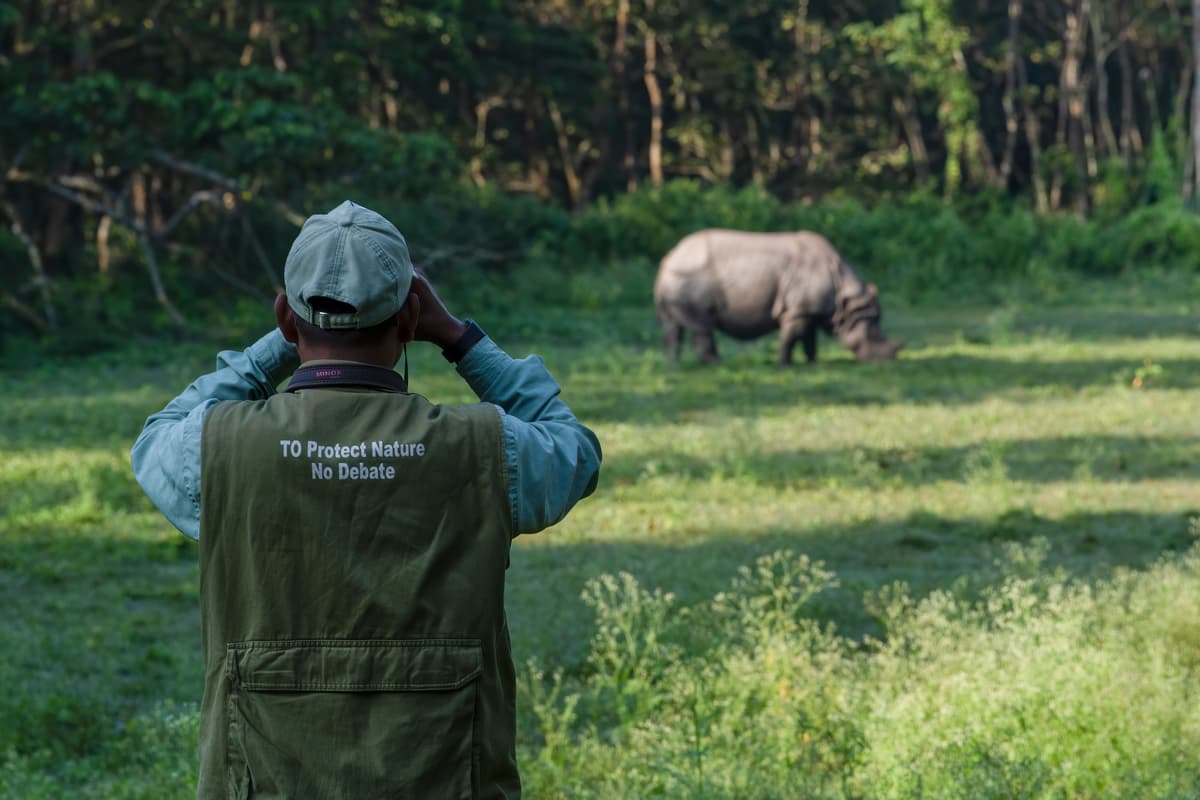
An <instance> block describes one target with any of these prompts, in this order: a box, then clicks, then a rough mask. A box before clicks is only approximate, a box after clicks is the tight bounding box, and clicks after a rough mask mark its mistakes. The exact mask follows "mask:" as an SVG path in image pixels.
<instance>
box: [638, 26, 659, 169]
mask: <svg viewBox="0 0 1200 800" xmlns="http://www.w3.org/2000/svg"><path fill="white" fill-rule="evenodd" d="M645 44H646V64H645V67H644V68H643V70H642V78H643V80H644V81H645V83H646V95H647V96H648V97H649V99H650V146H649V157H650V182H651V183H653V184H654V185H655V186H662V185H663V170H662V128H663V107H662V90H661V89H660V88H659V86H658V75H657V74H656V73H655V69H656V68H657V66H658V42H657V40H656V39H655V35H654V31H653V30H650V29H647V30H646V42H645Z"/></svg>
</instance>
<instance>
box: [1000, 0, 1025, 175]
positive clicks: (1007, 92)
mask: <svg viewBox="0 0 1200 800" xmlns="http://www.w3.org/2000/svg"><path fill="white" fill-rule="evenodd" d="M1023 10H1024V7H1023V4H1022V0H1009V3H1008V49H1007V51H1006V52H1005V56H1004V66H1005V69H1004V100H1003V105H1004V131H1005V133H1004V157H1003V158H1002V159H1001V161H1000V178H999V183H1000V186H1001V188H1002V189H1007V188H1008V181H1009V179H1010V178H1011V177H1012V170H1013V155H1014V153H1015V152H1016V149H1017V136H1018V135H1019V133H1020V127H1021V123H1020V118H1019V115H1018V113H1017V103H1016V98H1015V97H1014V95H1015V94H1016V91H1017V59H1018V58H1022V57H1023V56H1022V55H1021V52H1020V48H1021V13H1022V11H1023Z"/></svg>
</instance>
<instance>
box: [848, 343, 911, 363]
mask: <svg viewBox="0 0 1200 800" xmlns="http://www.w3.org/2000/svg"><path fill="white" fill-rule="evenodd" d="M902 349H904V342H889V341H886V340H884V341H866V342H863V343H862V345H860V346H859V348H858V349H857V350H855V351H854V357H855V358H856V359H858V360H859V361H888V360H890V359H893V358H895V357H896V354H897V353H899V352H900V351H901V350H902Z"/></svg>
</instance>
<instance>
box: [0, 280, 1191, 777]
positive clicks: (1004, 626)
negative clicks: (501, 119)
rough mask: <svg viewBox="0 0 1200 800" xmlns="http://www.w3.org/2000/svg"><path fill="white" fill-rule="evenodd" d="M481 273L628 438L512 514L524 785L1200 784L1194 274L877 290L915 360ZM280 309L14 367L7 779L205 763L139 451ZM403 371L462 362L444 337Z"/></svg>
mask: <svg viewBox="0 0 1200 800" xmlns="http://www.w3.org/2000/svg"><path fill="white" fill-rule="evenodd" d="M640 280H641V283H639V284H638V287H639V288H644V283H645V278H644V276H642V277H641V278H640ZM490 288H494V287H486V286H483V287H477V288H476V289H474V290H470V289H468V288H466V287H465V285H464V288H462V289H460V291H459V292H457V293H452V294H451V300H452V301H454V302H455V303H457V306H456V307H462V308H463V310H464V311H465V310H468V309H469V310H470V311H472V312H474V313H475V314H476V316H477V317H478V318H479V319H480V321H481V323H482V324H483V325H484V326H485V327H486V328H487V329H488V330H489V331H491V332H492V333H493V334H494V335H495V336H496V338H497V339H498V340H499V341H501V342H502V343H503V344H504V345H506V347H507V348H508V349H509V350H510V352H513V353H514V354H522V353H524V352H529V351H536V352H538V353H540V354H541V355H543V357H544V358H545V359H546V361H547V363H548V365H549V366H550V368H551V369H552V371H553V372H554V373H555V375H556V377H558V378H559V381H560V383H561V384H562V386H563V392H564V397H565V398H566V400H567V401H568V402H569V403H570V404H571V405H572V407H573V408H574V409H575V411H576V412H577V414H578V415H579V416H580V418H581V419H583V420H584V421H585V422H586V423H588V424H589V425H591V426H592V427H593V428H594V429H595V430H596V432H597V433H598V435H599V436H600V439H601V441H602V443H603V446H604V453H605V461H604V468H603V472H602V477H601V486H600V489H599V491H598V492H597V493H596V495H595V496H593V497H592V498H590V499H588V500H586V501H584V502H583V503H582V504H580V506H579V507H578V508H576V509H575V511H574V512H573V513H572V514H571V515H570V516H569V517H568V519H567V520H566V521H564V522H563V523H562V524H560V525H559V526H557V527H556V528H554V529H551V530H549V531H546V532H544V533H542V534H540V535H537V536H532V537H524V538H522V539H520V540H518V542H517V543H516V544H515V545H514V550H513V558H512V567H511V569H510V571H509V584H508V585H509V593H508V609H509V619H510V625H511V628H512V635H513V646H514V651H515V654H516V658H517V661H518V664H519V665H520V667H521V669H520V670H519V672H520V673H521V675H522V695H521V699H520V709H521V728H520V750H521V757H522V765H523V773H524V776H525V780H526V783H527V786H528V790H529V795H530V796H531V797H652V796H658V797H730V798H733V797H746V798H749V797H754V798H759V797H761V798H771V797H781V798H782V797H864V798H868V797H869V798H876V797H878V798H892V797H896V798H900V797H905V798H907V797H913V798H917V797H946V798H951V797H996V798H1001V797H1021V798H1025V797H1046V798H1059V797H1062V798H1077V797H1086V798H1092V797H1114V798H1116V797H1121V798H1128V797H1154V798H1159V797H1161V798H1175V797H1195V796H1200V767H1198V766H1197V762H1196V760H1195V758H1194V754H1195V753H1196V752H1200V697H1198V696H1197V691H1198V689H1197V687H1200V683H1198V682H1197V678H1198V677H1200V675H1198V670H1200V553H1198V551H1197V550H1195V549H1194V548H1195V545H1196V540H1197V536H1198V534H1200V522H1198V519H1200V495H1198V494H1197V486H1198V479H1200V428H1197V426H1196V417H1195V414H1196V409H1197V408H1198V407H1200V337H1198V336H1197V334H1198V333H1200V323H1198V322H1197V320H1196V318H1195V317H1194V315H1193V314H1192V312H1191V309H1190V308H1188V307H1187V306H1186V305H1185V304H1183V303H1181V302H1180V301H1179V300H1178V299H1177V297H1179V296H1180V295H1178V294H1177V293H1173V292H1171V291H1170V290H1169V289H1168V290H1164V291H1159V292H1145V291H1144V290H1139V289H1138V288H1137V287H1131V286H1129V285H1127V284H1126V285H1120V284H1117V283H1099V284H1087V285H1082V284H1080V285H1073V286H1071V287H1069V292H1070V293H1069V297H1068V298H1067V299H1066V300H1064V299H1063V297H1062V296H1061V295H1060V296H1059V299H1058V300H1055V301H1053V302H1051V301H1048V300H1047V301H1042V302H1041V304H1039V303H1038V302H1037V301H1036V300H1031V299H1030V295H1034V294H1036V292H1025V293H1021V292H1014V294H1013V302H1012V303H1011V304H1009V305H1007V306H1003V307H987V308H950V309H944V310H943V309H937V308H928V307H916V308H910V307H904V306H903V305H902V304H900V303H898V302H892V303H890V304H889V303H887V302H886V300H885V308H886V309H887V317H886V318H885V328H886V329H887V330H888V331H889V333H891V334H894V335H896V336H898V337H899V338H902V339H905V340H907V341H908V343H909V346H908V348H907V349H906V350H905V352H904V353H903V354H902V357H901V359H900V360H898V361H896V362H894V363H887V364H871V365H859V364H855V363H853V362H852V361H851V360H850V359H849V356H848V355H847V354H846V353H845V352H844V351H841V350H840V349H839V348H838V347H837V345H836V343H835V342H833V341H831V340H828V339H825V340H822V342H821V348H822V349H821V362H820V363H819V364H818V365H816V366H811V367H806V366H799V367H796V368H793V369H791V370H781V369H779V368H777V367H775V366H773V365H772V363H771V358H772V348H773V342H771V341H770V340H769V339H764V340H760V341H757V342H753V343H749V344H740V343H736V342H732V341H728V340H721V342H720V346H721V350H722V353H723V356H724V358H725V362H724V364H723V365H722V366H720V367H718V368H715V369H710V368H703V367H701V366H699V365H698V364H697V363H696V362H695V360H694V359H693V358H690V357H688V358H685V360H684V362H683V364H682V365H681V366H679V367H678V368H676V369H667V368H666V367H665V366H664V363H663V359H662V356H661V353H660V352H659V350H658V344H657V339H658V333H657V327H656V324H655V322H654V320H653V315H652V312H651V310H650V307H649V304H648V303H643V302H641V301H640V300H635V299H634V295H635V294H636V293H635V292H633V291H632V290H630V291H628V292H626V291H625V290H620V291H614V290H610V289H608V288H606V286H605V285H604V284H603V281H602V280H601V279H600V278H589V277H588V276H584V277H578V276H577V277H576V278H575V279H573V283H572V284H571V287H570V288H571V291H570V296H571V297H572V298H573V299H572V301H571V302H572V305H571V306H570V307H566V306H557V305H554V304H552V303H550V302H546V303H545V304H543V305H537V306H535V305H532V304H530V303H524V304H522V303H521V302H519V301H518V302H516V303H515V304H513V305H508V304H507V303H502V304H500V305H501V306H504V307H506V308H507V309H509V310H508V312H507V313H502V312H489V311H488V310H487V309H486V307H485V306H484V305H483V301H484V300H485V299H486V298H487V294H488V291H489V290H490ZM510 289H511V291H512V294H509V295H506V296H505V298H506V300H511V299H512V298H513V297H514V296H519V294H520V292H521V291H522V286H521V285H519V284H518V285H516V286H514V287H510ZM885 289H886V287H885ZM639 296H640V295H639ZM885 297H886V294H885ZM1072 298H1073V299H1072ZM1068 300H1069V302H1068ZM513 309H515V310H513ZM253 333H255V332H252V331H250V330H241V329H238V330H231V331H229V332H228V333H227V335H225V336H222V337H221V340H220V341H219V342H218V343H217V344H216V345H214V344H213V343H212V342H191V343H182V344H174V345H164V346H161V347H150V346H146V345H140V346H132V347H130V348H128V349H126V350H124V351H119V352H114V353H107V354H100V355H95V356H90V357H86V358H79V359H65V360H51V361H48V362H45V363H42V364H40V365H38V366H28V367H22V368H18V369H9V370H7V371H6V372H5V373H4V374H3V375H2V377H0V409H2V410H3V411H2V414H0V454H2V458H0V607H3V608H4V609H5V611H6V612H7V613H6V615H5V621H4V623H3V625H0V654H3V655H0V685H4V686H5V687H6V689H7V691H6V692H4V693H3V695H0V719H2V720H3V721H4V724H3V725H2V726H0V795H3V796H6V797H14V798H18V797H19V798H42V797H45V798H50V797H64V796H71V797H98V798H101V797H102V798H110V797H120V798H134V797H146V798H164V797H181V798H182V797H188V796H191V794H192V793H193V791H194V790H193V781H194V769H195V763H194V762H195V752H194V750H195V740H196V716H195V707H196V705H195V704H196V701H197V700H198V698H199V694H200V688H201V664H200V651H199V647H200V634H199V618H198V610H197V598H196V592H197V577H198V576H197V568H196V552H195V546H194V545H193V544H191V543H190V542H188V541H187V540H185V539H183V538H182V537H181V536H179V535H178V534H177V533H176V532H175V531H174V530H173V529H171V528H170V526H169V525H168V524H167V523H166V522H165V521H163V520H162V518H161V517H160V516H159V515H158V514H157V512H156V511H155V510H154V509H153V508H152V507H151V506H150V504H149V503H148V501H146V500H145V498H144V497H143V496H142V495H141V493H140V491H139V490H138V488H137V486H136V485H135V484H134V482H133V480H132V477H131V476H130V474H129V470H128V455H127V453H128V448H129V446H130V444H131V443H132V441H133V439H134V438H135V437H136V435H137V432H138V430H139V429H140V426H141V424H142V422H143V420H144V418H145V417H146V415H148V414H149V413H151V412H153V411H155V410H157V409H158V408H159V407H161V405H162V404H163V403H165V402H166V401H167V400H168V399H170V397H171V396H173V395H174V394H175V393H176V392H178V391H179V390H180V389H182V388H183V386H184V385H186V383H187V381H188V380H190V378H191V377H192V376H194V375H195V374H197V373H199V372H201V371H205V370H208V369H211V365H212V361H213V356H214V355H215V349H216V348H217V347H228V346H238V345H241V344H244V343H248V342H249V341H250V340H251V336H252V335H253ZM412 372H413V385H414V387H415V388H416V389H417V390H419V391H422V392H424V393H426V394H427V395H428V396H430V397H431V398H433V399H435V400H440V401H446V402H454V401H462V400H468V399H470V396H469V393H468V391H467V390H466V389H465V387H463V386H462V385H461V383H460V382H459V381H458V379H457V378H456V377H455V376H454V375H453V373H452V372H451V371H450V370H449V369H448V368H447V367H446V366H445V364H444V362H442V361H441V359H440V357H439V356H438V355H437V354H436V353H434V352H431V351H429V350H428V349H419V348H414V353H413V363H412Z"/></svg>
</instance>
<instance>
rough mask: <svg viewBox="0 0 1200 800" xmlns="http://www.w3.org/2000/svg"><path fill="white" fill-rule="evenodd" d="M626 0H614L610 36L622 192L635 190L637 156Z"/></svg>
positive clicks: (627, 1)
mask: <svg viewBox="0 0 1200 800" xmlns="http://www.w3.org/2000/svg"><path fill="white" fill-rule="evenodd" d="M628 70H629V0H618V2H617V29H616V32H615V34H614V35H613V85H614V87H615V88H616V91H617V113H618V115H619V116H620V118H621V128H622V132H623V133H624V152H623V154H622V157H621V170H622V171H623V172H624V173H625V191H627V192H635V191H637V185H638V176H637V157H636V156H635V155H634V128H633V126H634V120H633V115H632V114H630V113H629V77H628V74H627V73H628Z"/></svg>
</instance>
